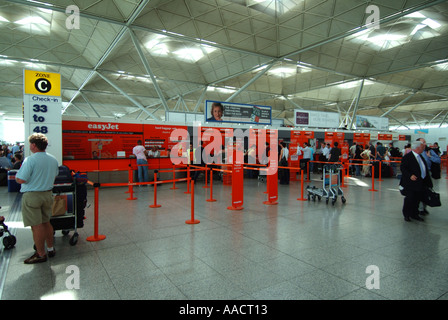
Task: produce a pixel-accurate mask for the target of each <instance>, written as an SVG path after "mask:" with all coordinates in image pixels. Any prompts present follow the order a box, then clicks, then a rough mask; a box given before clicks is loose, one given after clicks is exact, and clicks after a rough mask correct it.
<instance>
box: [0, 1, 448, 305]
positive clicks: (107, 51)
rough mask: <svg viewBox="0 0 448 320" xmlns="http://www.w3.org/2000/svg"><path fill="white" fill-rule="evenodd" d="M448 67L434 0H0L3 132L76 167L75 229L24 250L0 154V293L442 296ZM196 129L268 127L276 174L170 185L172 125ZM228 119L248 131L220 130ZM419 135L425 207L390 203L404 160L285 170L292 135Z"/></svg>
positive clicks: (342, 139) (342, 142) (293, 146)
mask: <svg viewBox="0 0 448 320" xmlns="http://www.w3.org/2000/svg"><path fill="white" fill-rule="evenodd" d="M447 75H448V1H446V0H400V1H395V0H394V1H384V0H372V1H363V0H210V1H208V0H171V1H162V0H154V1H153V0H97V1H80V0H79V1H78V0H73V1H67V0H41V1H35V0H0V83H1V85H0V140H1V142H2V144H9V145H14V144H15V143H16V142H19V144H20V145H22V146H23V147H24V156H25V157H28V156H29V155H30V151H29V144H28V140H27V139H28V136H29V134H31V133H32V132H41V133H45V134H47V136H48V138H49V141H50V144H49V147H48V152H49V153H51V154H53V155H54V156H55V157H56V158H57V159H58V161H59V162H60V164H64V165H66V166H68V167H69V169H72V170H74V172H78V171H80V172H81V173H82V172H87V176H88V180H89V181H88V183H87V184H86V188H87V197H86V199H87V200H86V201H87V204H86V208H85V217H82V218H81V220H80V221H81V222H82V226H79V227H78V226H77V225H76V227H75V226H74V228H70V229H66V228H62V230H60V229H58V230H56V231H55V234H54V237H55V250H56V254H55V256H53V257H48V259H47V261H45V262H43V263H37V264H32V265H28V264H24V260H25V259H26V258H28V257H29V256H30V255H32V254H33V253H34V246H33V237H32V232H31V228H30V227H24V224H23V219H22V210H21V206H22V202H21V200H22V193H20V192H18V190H12V189H13V184H14V182H15V180H14V178H12V174H11V175H10V173H12V171H11V170H10V168H5V167H4V166H3V165H1V163H0V165H1V166H0V167H1V168H0V169H1V170H2V172H0V173H1V174H2V179H3V178H5V179H4V180H2V181H4V182H5V183H4V184H3V185H1V186H0V207H1V208H0V216H4V217H5V220H4V225H2V227H1V228H3V229H0V231H1V232H2V234H1V236H2V237H1V241H2V243H0V299H1V300H53V299H56V300H168V301H169V300H241V301H242V300H266V301H267V300H271V301H274V300H447V299H448V277H447V275H448V267H447V266H448V232H447V231H448V215H447V213H446V211H447V210H446V206H447V205H448V202H447V194H448V192H447V191H448V190H447V189H448V188H447V187H448V176H447V174H448V170H447V167H448V163H447V158H446V157H447V155H446V152H447V150H448V149H447V140H446V137H447V136H448V128H447V123H448V108H447V100H448V76H447ZM215 103H217V105H215ZM215 107H216V109H215ZM198 128H199V129H198ZM201 128H202V129H203V130H202V129H201ZM207 128H209V129H215V130H216V131H218V133H217V136H216V138H214V139H216V141H218V140H220V138H221V137H222V141H223V142H224V146H225V147H226V148H227V147H229V146H230V148H233V147H234V148H239V147H242V148H244V149H245V150H246V149H248V148H249V147H251V144H252V142H254V143H255V144H257V145H258V147H260V144H261V145H264V142H263V143H261V142H260V136H261V135H262V134H268V135H270V136H271V137H272V136H275V137H278V138H279V139H278V140H279V141H282V142H285V143H286V145H287V146H288V148H289V150H290V155H289V158H288V161H289V162H288V167H289V168H290V170H291V171H290V174H291V176H290V179H289V180H288V182H289V184H285V183H284V181H283V180H281V181H280V180H277V179H275V176H274V178H273V179H260V178H257V177H252V176H251V175H250V174H249V173H248V171H247V170H250V169H247V168H245V169H244V174H243V175H244V177H243V175H242V174H241V172H242V171H241V168H239V169H238V168H237V169H235V167H230V168H229V167H227V168H228V170H234V171H232V172H230V171H227V172H225V171H221V174H219V173H218V172H215V174H216V176H214V178H213V183H212V182H211V181H209V180H207V179H206V176H205V175H204V174H201V175H200V176H199V178H198V179H197V181H196V183H195V185H194V186H192V185H190V184H189V183H188V178H187V179H185V177H188V176H187V174H186V171H185V170H186V169H185V170H184V172H183V173H179V174H178V178H177V180H175V181H173V180H172V179H171V173H170V172H167V170H170V169H171V167H172V163H171V162H170V161H171V159H174V158H176V157H178V158H181V157H191V156H192V155H191V154H188V152H187V153H186V151H185V148H188V142H191V141H192V140H191V139H188V138H184V137H180V136H178V135H176V136H174V134H173V132H174V131H176V130H177V129H180V131H182V130H183V131H182V132H186V133H188V134H190V135H191V134H192V135H193V136H194V135H195V134H198V133H199V134H203V133H204V131H205V130H206V129H207ZM19 129H20V130H19ZM196 129H198V131H196ZM238 129H243V130H247V132H249V131H250V134H255V135H257V138H253V139H254V140H252V138H251V137H249V138H248V139H246V140H244V146H242V145H238V143H235V144H233V143H234V142H235V141H234V140H232V143H230V144H226V140H225V138H227V134H228V132H227V130H230V132H231V133H235V132H237V130H238ZM201 130H202V131H201ZM18 131H20V132H21V133H23V132H24V133H25V135H23V137H22V136H21V137H20V138H18V137H17V136H14V133H16V134H17V132H18ZM22 131H23V132H22ZM176 132H177V131H176ZM207 134H208V133H207ZM204 136H206V135H203V137H204ZM419 137H424V138H426V140H427V145H428V146H434V143H435V142H438V143H439V146H440V151H441V155H442V162H441V177H440V178H439V179H433V183H434V190H435V191H436V192H438V193H439V194H440V200H441V206H435V207H427V208H426V209H427V211H428V213H426V214H425V215H423V216H422V219H421V220H420V219H419V220H416V219H411V221H405V219H404V218H403V214H402V208H403V200H404V197H403V196H402V194H401V193H400V190H399V182H400V180H399V177H400V175H401V172H400V171H399V168H398V167H399V165H400V163H399V162H400V158H395V159H392V162H390V161H389V162H388V160H386V161H384V162H383V164H382V165H380V167H379V168H383V165H384V166H385V168H388V166H391V165H392V164H394V165H395V166H396V168H397V170H398V172H396V174H393V175H386V176H383V177H381V176H375V175H374V177H373V178H372V176H371V175H370V176H369V175H365V174H361V175H356V174H355V172H354V171H352V170H348V168H346V169H347V170H346V172H345V173H344V175H343V176H341V177H340V179H339V180H338V179H337V177H338V176H339V174H340V173H339V172H340V168H339V167H338V168H333V169H334V170H333V169H331V168H330V167H323V168H322V167H321V166H320V165H319V167H320V171H319V170H317V171H312V172H311V173H310V177H309V179H308V178H307V177H306V174H305V177H303V175H302V173H303V171H302V172H300V171H299V172H297V170H296V169H297V168H298V167H299V165H300V160H301V159H302V158H303V157H304V154H301V155H298V154H297V153H296V152H297V147H298V146H299V145H300V146H303V144H304V143H305V142H306V143H310V144H311V146H312V147H314V149H315V151H316V152H317V151H318V149H320V148H319V147H320V143H322V142H325V143H330V145H331V147H335V144H334V143H335V142H338V143H339V147H340V148H341V149H342V154H343V156H342V158H341V160H342V159H343V160H344V161H348V154H349V147H350V146H351V144H352V143H353V142H358V143H359V144H362V145H367V144H368V143H369V142H371V143H373V144H375V143H376V142H382V143H383V144H384V145H385V146H388V144H389V143H390V142H393V143H394V144H395V146H396V147H399V149H400V150H402V149H403V148H404V147H405V145H406V144H407V143H411V142H415V140H416V138H419ZM138 140H142V145H143V146H144V147H145V148H146V149H148V150H149V149H153V148H158V149H159V151H160V156H158V157H157V159H150V160H149V161H150V162H151V166H152V167H151V170H150V173H151V177H152V176H153V174H154V170H153V169H154V166H155V168H157V169H158V170H160V171H161V172H162V171H165V172H163V174H162V173H161V175H160V176H159V180H158V181H159V183H158V184H157V186H154V183H151V184H150V185H144V184H143V185H136V184H135V183H136V181H137V180H136V179H137V178H138V177H137V176H135V175H134V173H132V170H135V169H136V168H137V167H136V161H135V158H134V155H133V153H132V150H133V147H134V146H135V145H136V143H137V141H138ZM204 140H205V139H203V141H204ZM181 141H183V142H185V143H187V145H185V146H184V148H183V149H182V150H177V149H175V145H176V144H177V143H178V142H181ZM213 141H215V140H213ZM276 143H277V141H276ZM273 146H274V145H273ZM377 150H378V149H377ZM176 152H178V153H176ZM173 154H174V156H173ZM185 154H186V155H185ZM259 155H260V154H258V156H259ZM172 156H173V157H172ZM372 157H375V156H374V155H373V154H372ZM2 158H4V157H2ZM316 159H318V158H316ZM190 160H191V158H190ZM258 160H260V158H258ZM275 160H277V159H275ZM394 160H395V163H393V161H394ZM191 161H192V160H191ZM279 161H280V160H279ZM274 162H275V161H274ZM271 163H272V162H271ZM373 163H374V161H372V162H371V164H372V167H373ZM237 165H239V163H238V164H237ZM314 165H316V166H318V164H317V163H315V164H314ZM235 166H236V165H235ZM245 166H246V165H245ZM192 169H193V170H194V168H192ZM120 170H121V172H119V171H120ZM127 170H129V175H128V171H127ZM223 170H224V169H223ZM238 170H240V171H238ZM333 171H334V172H333ZM382 171H383V170H382V169H381V172H382ZM237 173H238V174H237ZM377 173H378V172H377ZM389 173H390V170H389ZM341 174H342V173H341ZM347 174H348V175H347ZM10 177H11V179H10ZM235 177H238V178H235ZM334 177H336V180H333V178H334ZM6 181H7V184H6ZM78 181H81V180H78ZM84 182H85V181H84ZM129 182H131V183H129ZM280 182H281V183H280ZM113 183H115V185H113ZM108 184H109V185H108ZM331 188H333V189H334V190H336V191H337V192H336V195H335V196H334V197H330V196H328V197H327V196H323V195H324V192H327V193H328V192H329V190H330V189H331ZM319 190H320V191H319ZM193 191H194V192H193ZM317 191H319V192H322V196H316V194H317V193H316V192H317ZM271 196H272V198H271ZM67 199H68V198H67ZM235 199H236V200H235ZM271 199H274V200H272V201H271ZM71 200H72V202H71V203H72V204H73V203H74V202H73V197H72V198H71ZM208 200H209V201H208ZM210 200H216V201H210ZM236 204H237V205H236ZM235 206H236V207H235ZM235 209H239V210H235ZM72 213H73V212H72ZM67 214H68V212H67ZM52 220H53V219H52ZM55 220H56V219H55ZM6 228H7V229H6ZM8 231H9V232H10V234H8ZM11 235H12V236H14V239H15V240H14V245H10V246H9V247H8V245H9V244H10V243H9V242H8V241H9V240H5V239H11ZM5 241H6V242H5ZM411 307H412V306H411Z"/></svg>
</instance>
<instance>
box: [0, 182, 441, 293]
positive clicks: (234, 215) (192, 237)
mask: <svg viewBox="0 0 448 320" xmlns="http://www.w3.org/2000/svg"><path fill="white" fill-rule="evenodd" d="M320 178H321V177H320V175H319V174H311V181H310V182H309V183H306V184H305V187H306V186H307V185H310V186H313V185H314V186H316V187H317V188H322V186H323V182H322V180H321V179H320ZM447 184H448V180H447V179H446V175H445V174H443V175H442V178H441V179H439V180H434V186H435V187H434V189H435V190H437V191H438V192H440V194H441V201H442V203H443V205H444V206H445V205H446V203H447V202H446V201H447V196H446V195H447ZM204 186H205V182H204V180H203V178H202V179H199V180H198V183H197V186H195V189H194V191H195V199H194V200H195V201H194V220H199V223H197V224H187V223H186V221H191V220H192V218H191V194H185V193H184V192H186V191H187V185H186V183H177V184H176V187H177V188H179V189H170V188H171V187H172V184H164V185H162V186H161V187H159V188H157V191H158V192H157V195H158V199H157V203H158V204H160V205H161V207H159V208H150V207H149V205H152V204H153V203H154V202H153V187H140V188H137V189H138V190H137V191H136V192H135V197H137V198H138V199H137V200H126V199H127V198H128V197H129V194H127V193H126V191H128V188H124V187H115V188H100V190H99V201H100V205H99V223H98V229H99V231H98V235H104V236H106V238H105V239H104V240H101V241H95V242H91V241H86V239H87V237H90V236H93V235H95V230H94V223H93V220H94V210H93V209H94V208H93V203H94V192H93V190H91V189H89V193H88V202H89V203H90V204H92V205H91V206H90V207H89V208H87V209H86V219H85V222H84V227H83V228H80V229H78V232H79V240H78V242H77V243H76V245H74V246H71V245H70V244H69V241H70V238H71V236H72V234H73V232H70V233H69V234H68V235H63V234H62V233H61V231H57V232H56V233H55V249H56V256H55V257H53V258H49V259H48V260H47V262H45V263H40V264H36V265H25V264H24V263H23V260H24V259H26V258H28V256H30V255H31V254H32V253H33V240H32V236H31V230H30V229H29V228H23V225H22V227H21V215H20V199H19V197H20V196H19V195H17V193H8V192H7V190H6V189H5V187H2V190H1V193H2V194H1V197H2V199H4V200H7V203H2V206H3V208H2V211H1V212H2V214H3V213H4V212H6V213H7V215H6V218H7V220H6V224H9V226H11V227H13V228H14V229H15V230H16V232H17V233H16V237H17V244H16V246H15V248H14V249H12V250H3V252H2V255H1V259H2V265H1V268H2V269H3V270H2V272H3V275H2V276H3V284H2V291H1V299H2V300H10V299H14V300H15V299H20V300H22V299H75V300H84V299H89V300H93V299H100V300H103V299H104V300H110V299H126V300H133V299H139V300H140V299H151V300H177V299H180V300H197V299H199V300H339V299H341V300H378V299H379V300H438V299H441V300H446V299H447V298H448V280H447V277H446V274H447V270H446V268H447V259H448V232H447V230H448V216H447V215H446V208H444V206H442V207H435V208H428V211H429V214H428V215H427V216H425V217H424V220H425V221H423V222H422V221H415V220H413V221H411V222H406V221H404V220H403V215H402V213H401V209H402V205H403V196H401V195H400V193H399V191H398V180H397V179H396V178H385V179H383V181H375V190H376V191H369V189H371V178H366V177H350V178H346V183H345V187H344V188H342V189H343V191H344V197H345V198H346V202H345V203H343V202H342V201H341V199H340V197H339V198H338V199H337V201H336V202H335V203H334V204H333V205H332V204H331V202H330V203H328V204H327V203H326V202H325V199H321V201H319V200H318V199H316V200H315V201H313V200H312V199H311V200H310V201H301V200H297V199H300V198H302V197H301V183H300V182H299V181H295V182H291V183H290V184H289V185H279V200H278V204H277V205H266V204H263V202H264V201H266V198H267V196H266V194H265V193H264V192H265V191H266V183H265V182H262V181H259V180H258V179H246V180H245V181H244V206H243V209H242V210H239V211H232V210H228V209H227V207H228V206H229V205H230V203H231V199H230V197H231V196H230V191H231V186H227V185H224V184H222V183H219V182H216V181H215V183H214V185H213V198H214V199H216V200H217V201H216V202H207V201H206V200H207V199H208V198H209V197H210V189H209V188H203V187H204ZM304 198H305V199H306V198H307V196H306V193H305V196H304ZM8 212H10V213H11V214H10V215H8ZM5 262H7V263H6V265H5ZM72 265H74V266H76V267H78V268H79V274H80V278H79V279H80V282H79V289H68V288H71V287H70V285H68V287H67V281H68V282H69V283H72V281H71V280H70V278H69V276H70V275H72V273H71V272H68V273H67V268H68V267H69V266H72ZM372 268H377V269H375V270H376V271H378V273H377V275H378V278H377V279H376V281H377V282H375V281H374V280H373V279H372V278H369V277H372V276H373V274H374V273H373V271H372V270H373V269H372ZM69 270H70V269H69ZM376 271H375V272H376ZM67 279H68V280H67ZM374 284H375V287H372V286H373V285H374ZM376 285H378V286H377V287H376Z"/></svg>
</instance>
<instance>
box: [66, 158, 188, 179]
mask: <svg viewBox="0 0 448 320" xmlns="http://www.w3.org/2000/svg"><path fill="white" fill-rule="evenodd" d="M178 159H182V158H178ZM63 164H64V165H65V166H67V167H68V168H69V169H70V170H73V171H75V172H77V171H80V172H87V175H88V178H89V180H90V181H92V182H98V183H125V182H127V181H128V177H129V168H133V169H135V168H136V167H137V160H136V159H135V158H123V159H86V160H83V159H79V160H71V159H65V160H63ZM173 167H174V166H173V163H172V160H171V158H170V157H160V158H148V169H149V177H150V180H152V179H153V177H154V170H159V171H160V172H159V173H158V175H157V180H170V179H172V178H173V171H172V170H173ZM179 170H181V169H179ZM186 176H187V175H186V173H185V172H178V173H176V178H185V177H186ZM135 177H136V174H135V173H134V179H135ZM134 181H135V180H134Z"/></svg>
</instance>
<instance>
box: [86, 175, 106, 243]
mask: <svg viewBox="0 0 448 320" xmlns="http://www.w3.org/2000/svg"><path fill="white" fill-rule="evenodd" d="M93 187H94V188H95V200H94V204H95V210H94V234H93V236H90V237H87V239H86V240H87V241H90V242H95V241H101V240H104V239H106V236H105V235H102V234H98V211H99V210H98V203H99V199H98V198H99V188H100V184H99V183H94V184H93Z"/></svg>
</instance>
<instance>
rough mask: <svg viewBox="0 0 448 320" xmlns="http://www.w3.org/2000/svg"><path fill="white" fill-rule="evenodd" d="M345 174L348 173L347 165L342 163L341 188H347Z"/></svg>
mask: <svg viewBox="0 0 448 320" xmlns="http://www.w3.org/2000/svg"><path fill="white" fill-rule="evenodd" d="M345 174H346V172H345V165H344V164H342V177H341V180H342V181H341V188H345V187H346V185H345Z"/></svg>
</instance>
